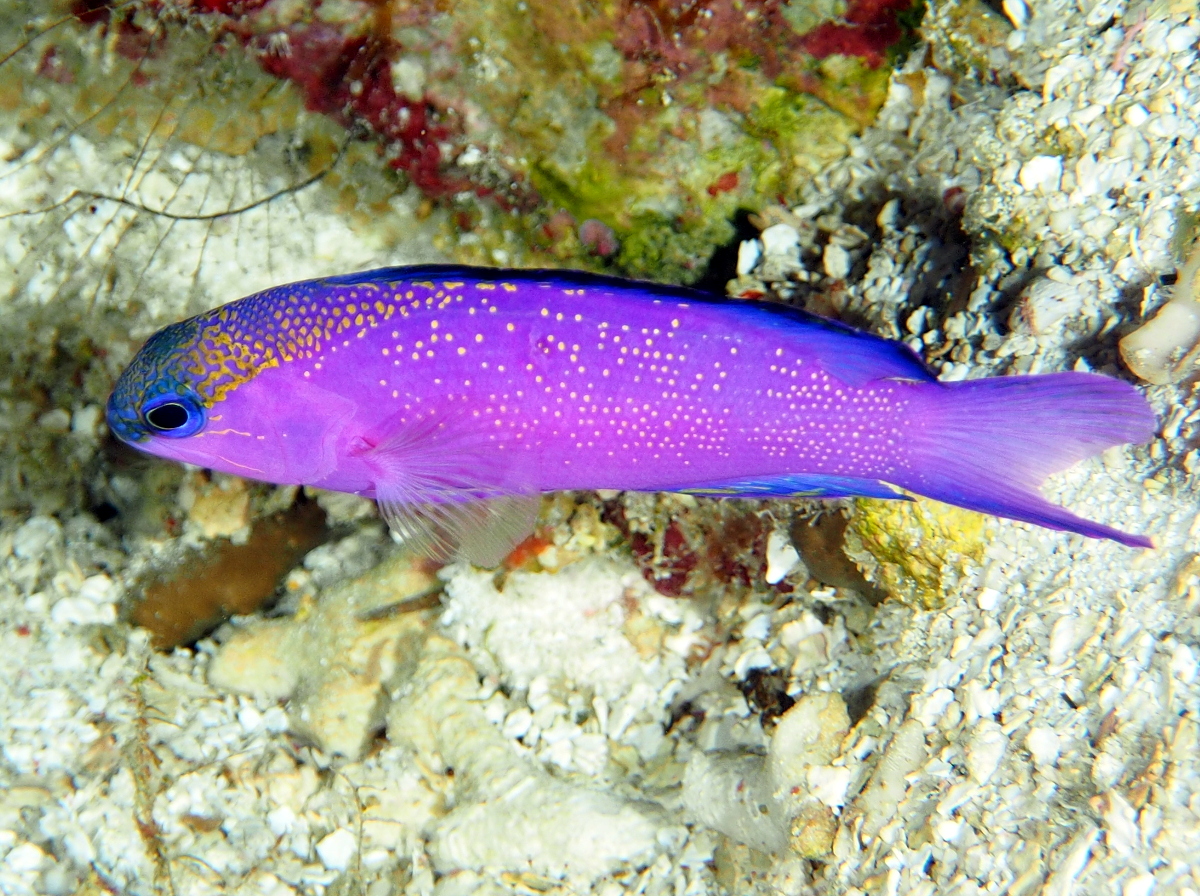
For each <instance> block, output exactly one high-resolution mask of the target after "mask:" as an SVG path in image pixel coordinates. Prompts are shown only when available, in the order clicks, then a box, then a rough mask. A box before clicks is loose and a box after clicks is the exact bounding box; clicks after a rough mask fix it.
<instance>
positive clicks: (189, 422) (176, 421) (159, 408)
mask: <svg viewBox="0 0 1200 896" xmlns="http://www.w3.org/2000/svg"><path fill="white" fill-rule="evenodd" d="M142 419H144V420H145V421H146V425H147V426H149V427H150V429H151V430H152V431H154V432H155V433H157V434H158V435H162V436H170V437H172V438H182V437H183V436H190V435H192V433H194V432H196V431H197V430H199V429H200V427H201V426H203V425H204V413H203V412H202V411H201V409H200V407H199V405H197V404H196V403H195V402H194V401H192V400H190V399H187V398H178V397H176V396H173V395H172V396H167V397H165V398H164V399H160V400H159V401H157V402H156V403H154V404H151V405H148V406H147V407H145V408H144V409H143V410H142Z"/></svg>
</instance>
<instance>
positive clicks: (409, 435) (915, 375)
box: [108, 266, 1155, 545]
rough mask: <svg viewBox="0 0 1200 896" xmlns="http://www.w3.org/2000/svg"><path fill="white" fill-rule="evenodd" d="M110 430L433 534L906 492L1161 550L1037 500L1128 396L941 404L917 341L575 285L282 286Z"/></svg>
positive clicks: (145, 380)
mask: <svg viewBox="0 0 1200 896" xmlns="http://www.w3.org/2000/svg"><path fill="white" fill-rule="evenodd" d="M108 421H109V425H110V427H111V428H112V430H113V432H115V433H116V434H117V436H118V437H120V438H121V439H123V440H124V441H126V442H128V443H130V444H131V445H134V446H135V447H138V448H141V449H143V450H146V451H149V452H150V453H153V454H157V455H160V456H163V457H167V458H171V459H174V460H178V461H184V462H188V463H192V464H197V465H200V466H204V467H209V468H213V469H218V470H222V471H225V472H229V473H234V474H237V475H242V476H247V477H251V478H256V479H262V480H265V481H269V482H276V483H288V484H303V485H312V486H317V487H321V488H326V489H331V490H335V491H343V492H352V493H355V494H359V495H364V496H367V497H371V498H375V499H377V500H379V502H380V504H381V506H382V507H383V509H384V511H385V514H386V515H387V516H388V517H389V519H390V520H391V521H392V522H393V524H394V525H396V526H397V528H398V529H400V530H401V531H402V532H405V533H408V534H413V535H418V536H419V535H421V534H422V533H423V532H425V531H427V530H429V529H430V528H431V527H432V528H437V527H438V526H441V527H442V528H445V527H446V526H449V527H450V528H451V529H453V528H455V526H459V525H461V519H460V517H461V514H460V513H459V511H458V509H457V508H463V507H467V506H470V505H471V504H473V503H474V502H484V503H485V504H486V503H487V502H496V501H506V500H509V499H513V498H514V497H518V496H533V495H536V494H538V493H540V492H542V491H553V490H559V489H598V488H604V489H628V490H643V491H651V490H661V491H683V492H692V493H696V494H708V495H718V496H722V495H723V496H744V497H766V496H771V495H797V494H803V495H813V496H827V497H832V496H845V495H871V496H876V497H901V495H900V494H899V493H897V492H895V491H893V490H892V489H891V488H890V487H889V486H898V487H900V488H903V489H906V490H908V491H911V492H914V493H917V494H920V495H926V496H929V497H934V498H938V499H940V500H944V501H948V502H950V503H954V504H958V505H960V506H964V507H969V508H973V509H977V510H982V511H984V512H988V513H994V514H997V515H1001V516H1008V517H1012V518H1015V519H1020V520H1026V521H1029V522H1034V523H1038V524H1040V525H1044V526H1049V527H1052V528H1060V529H1068V530H1071V531H1076V532H1081V533H1083V534H1086V535H1091V536H1096V537H1106V538H1113V539H1116V540H1118V541H1121V542H1123V543H1126V544H1131V545H1148V544H1149V542H1148V540H1147V539H1145V538H1142V537H1140V536H1131V535H1126V534H1125V533H1122V532H1119V531H1117V530H1115V529H1111V528H1109V527H1106V526H1102V525H1100V524H1096V523H1092V522H1089V521H1086V520H1083V519H1081V518H1079V517H1076V516H1074V515H1073V514H1071V513H1069V512H1068V511H1066V510H1064V509H1063V508H1060V507H1057V506H1055V505H1052V504H1050V503H1048V502H1046V501H1045V500H1044V499H1043V498H1041V496H1040V495H1039V494H1038V493H1037V487H1038V486H1039V485H1040V484H1041V482H1042V480H1043V479H1044V478H1045V476H1046V475H1048V474H1049V473H1051V472H1054V471H1056V470H1058V469H1062V468H1064V467H1066V466H1069V465H1070V464H1072V463H1074V462H1075V461H1078V460H1080V459H1082V458H1084V457H1087V456H1089V455H1092V454H1095V453H1097V452H1099V451H1101V450H1103V449H1104V448H1107V447H1109V446H1111V445H1114V444H1119V443H1123V442H1138V441H1144V440H1145V439H1147V438H1148V437H1149V436H1150V434H1151V433H1152V431H1153V428H1154V425H1155V421H1154V417H1153V414H1152V413H1151V411H1150V409H1149V407H1148V405H1147V404H1146V402H1145V400H1144V399H1143V398H1142V397H1141V395H1140V394H1139V393H1138V392H1137V391H1136V390H1134V389H1133V388H1132V387H1130V386H1128V385H1127V384H1124V383H1121V382H1119V381H1116V380H1112V379H1109V378H1105V377H1101V376H1096V375H1091V374H1081V373H1064V374H1052V375H1046V376H1037V377H1005V378H994V379H985V380H977V381H972V382H965V383H940V382H938V381H937V380H936V378H935V377H934V376H933V374H932V373H931V372H930V371H929V369H928V368H927V367H926V366H925V365H924V364H923V363H922V362H921V361H920V359H919V358H918V357H917V356H916V355H915V354H913V353H912V352H911V351H910V350H909V349H908V348H907V347H906V346H904V345H903V344H901V343H897V342H892V341H888V340H885V339H881V338H879V337H876V336H873V335H870V334H866V333H862V332H858V331H855V330H853V329H851V328H848V327H845V326H843V325H841V324H838V323H835V322H832V321H828V320H825V319H823V318H819V317H815V316H813V315H810V314H807V313H804V312H802V311H799V310H796V309H791V308H787V307H784V306H780V305H772V304H766V303H746V302H738V301H733V300H726V299H719V298H715V297H712V296H708V295H706V294H703V293H699V292H696V291H693V290H689V289H684V288H678V287H666V286H660V285H655V284H649V283H642V282H636V281H628V280H621V279H616V278H611V277H601V276H595V275H588V274H582V273H577V272H563V271H501V270H490V269H481V268H466V267H456V266H421V267H411V268H389V269H383V270H378V271H370V272H366V273H362V274H353V275H349V276H343V277H329V278H323V279H318V280H309V281H303V282H300V283H293V284H290V285H286V286H280V287H276V288H273V289H268V290H266V291H264V292H260V293H257V294H255V295H252V296H248V297H246V298H244V299H240V300H238V301H236V302H232V303H230V304H228V305H225V306H222V307H220V308H217V309H214V310H213V311H210V312H207V313H205V314H201V315H199V316H197V317H194V318H192V319H190V320H187V321H183V322H181V323H177V324H173V325H171V326H169V327H167V328H166V329H164V330H162V331H160V332H159V333H157V334H155V335H154V336H153V337H151V339H150V340H149V341H148V342H147V344H146V345H145V346H144V347H143V349H142V350H141V352H140V353H139V354H138V356H137V357H136V358H135V359H134V361H133V362H132V364H131V365H130V366H129V368H128V369H127V370H126V371H125V372H124V373H123V374H122V376H121V378H120V379H119V381H118V383H117V386H116V388H115V390H114V392H113V395H112V398H111V399H110V401H109V405H108ZM430 510H432V516H433V518H434V521H433V522H432V523H428V524H427V523H426V522H424V521H423V519H424V517H423V514H424V516H428V515H429V511H430ZM485 522H486V519H485Z"/></svg>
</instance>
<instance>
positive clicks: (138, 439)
mask: <svg viewBox="0 0 1200 896" xmlns="http://www.w3.org/2000/svg"><path fill="white" fill-rule="evenodd" d="M222 312H224V309H217V310H216V311H214V312H209V313H208V314H207V315H201V316H199V317H196V318H192V319H190V320H186V321H182V322H180V323H176V324H171V325H170V326H168V327H166V328H164V329H163V330H160V331H159V332H157V333H155V334H154V335H153V336H151V337H150V339H149V340H148V341H147V342H146V344H145V345H144V346H143V347H142V348H141V350H140V351H139V352H138V353H137V355H136V356H135V357H134V359H133V361H132V362H131V363H130V364H129V366H128V367H127V368H126V369H125V371H124V372H123V373H122V374H121V376H120V378H119V379H118V380H117V383H116V386H115V387H114V389H113V393H112V396H111V397H110V398H109V400H108V407H107V420H108V425H109V428H110V429H111V430H112V432H113V433H114V434H115V435H116V436H117V437H118V438H119V439H121V441H123V442H125V443H127V444H129V445H131V446H132V447H134V448H137V449H139V450H141V451H145V452H147V453H148V454H153V455H155V456H158V457H163V458H166V459H169V460H174V461H179V462H181V463H188V464H194V465H196V466H200V467H205V468H208V469H213V470H219V471H221V472H225V473H231V474H233V475H236V476H244V477H248V478H252V479H260V480H263V481H265V482H274V483H288V484H311V483H317V482H321V481H322V480H324V479H326V478H328V476H329V475H330V473H331V471H332V470H334V469H335V468H336V466H337V462H338V451H339V446H340V441H339V439H341V437H342V434H343V433H342V431H343V430H344V428H345V425H346V422H347V421H348V419H349V418H350V417H352V416H353V412H354V404H353V403H352V402H348V401H346V400H345V399H342V398H340V397H339V396H337V395H333V394H329V393H327V392H325V390H322V389H320V388H319V387H317V386H316V385H315V384H309V383H307V382H296V381H295V378H294V377H293V375H292V372H291V371H290V370H288V369H286V368H288V367H290V366H291V365H289V364H288V363H287V361H286V359H282V358H281V357H280V356H279V355H278V354H276V353H275V352H274V351H273V350H272V348H271V347H270V346H269V345H264V344H263V343H262V342H261V341H249V342H247V341H246V340H243V339H239V338H237V337H238V334H237V333H236V332H234V333H232V334H231V333H230V329H231V327H230V326H229V325H228V324H229V315H228V313H225V314H224V317H223V316H222ZM281 365H282V366H281Z"/></svg>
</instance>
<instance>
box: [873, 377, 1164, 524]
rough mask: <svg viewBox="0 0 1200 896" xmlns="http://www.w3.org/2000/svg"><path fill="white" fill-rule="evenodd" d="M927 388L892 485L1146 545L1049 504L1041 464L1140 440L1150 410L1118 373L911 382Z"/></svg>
mask: <svg viewBox="0 0 1200 896" xmlns="http://www.w3.org/2000/svg"><path fill="white" fill-rule="evenodd" d="M918 388H919V389H920V391H922V392H924V393H925V395H927V396H929V399H930V402H929V405H928V406H927V408H926V412H925V414H924V421H923V423H924V425H923V427H922V430H921V432H919V433H918V434H916V435H915V437H914V438H913V440H912V442H911V444H910V448H911V451H912V455H911V456H912V467H911V469H912V475H911V476H910V477H909V481H906V482H896V484H897V485H899V486H902V487H904V488H907V489H909V490H910V491H913V492H916V493H917V494H919V495H924V496H926V497H929V498H936V499H937V500H939V501H945V502H946V503H948V504H956V505H958V506H960V507H966V508H968V509H971V510H979V511H983V512H984V513H990V514H993V515H995V516H1003V517H1008V518H1010V519H1014V520H1022V521H1023V522H1027V523H1036V524H1037V525H1039V526H1045V527H1047V528H1049V529H1063V530H1066V531H1068V532H1078V533H1079V534H1081V535H1087V536H1090V537H1092V538H1111V539H1112V540H1113V541H1118V542H1120V543H1121V544H1125V545H1129V546H1130V547H1153V546H1154V545H1153V542H1151V541H1150V539H1149V538H1146V537H1145V536H1141V535H1130V534H1127V533H1125V532H1121V531H1119V530H1117V529H1112V528H1110V527H1108V526H1102V525H1100V524H1099V523H1093V522H1091V521H1089V520H1085V519H1083V518H1082V517H1078V516H1076V515H1075V514H1073V513H1071V512H1069V511H1067V510H1066V509H1064V508H1062V507H1059V506H1057V505H1055V504H1051V503H1050V502H1049V501H1047V500H1045V499H1044V498H1043V497H1042V496H1041V495H1040V494H1039V493H1038V487H1039V486H1040V485H1041V484H1042V482H1043V481H1044V480H1045V478H1046V477H1047V476H1048V475H1050V474H1051V473H1055V472H1057V471H1059V470H1063V469H1066V468H1067V467H1069V466H1071V465H1072V464H1074V463H1076V462H1077V461H1080V460H1083V459H1084V458H1086V457H1091V456H1092V455H1094V454H1099V453H1100V452H1101V451H1103V450H1104V449H1105V448H1109V447H1111V446H1113V445H1120V444H1122V443H1125V442H1145V441H1147V440H1148V439H1149V438H1150V437H1151V435H1152V434H1153V433H1154V428H1155V426H1156V421H1155V417H1154V412H1153V411H1152V410H1151V409H1150V405H1149V404H1148V403H1147V402H1146V399H1145V398H1143V397H1142V396H1141V394H1140V393H1139V392H1138V391H1137V390H1136V389H1134V388H1133V387H1132V386H1130V385H1128V384H1127V383H1123V382H1121V381H1119V380H1114V379H1109V378H1108V377H1103V376H1099V375H1096V374H1090V373H1056V374H1048V375H1042V376H1013V377H994V378H991V379H982V380H972V381H967V382H962V383H939V384H937V385H936V386H934V385H932V384H931V385H930V386H924V387H918Z"/></svg>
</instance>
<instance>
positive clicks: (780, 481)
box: [672, 473, 912, 501]
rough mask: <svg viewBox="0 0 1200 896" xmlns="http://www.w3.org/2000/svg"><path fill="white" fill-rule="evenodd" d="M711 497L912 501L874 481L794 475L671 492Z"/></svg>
mask: <svg viewBox="0 0 1200 896" xmlns="http://www.w3.org/2000/svg"><path fill="white" fill-rule="evenodd" d="M672 491H678V492H683V493H685V494H689V495H702V496H704V497H711V498H893V499H895V498H898V499H901V500H906V501H907V500H912V499H911V498H909V497H908V496H907V495H904V494H902V493H901V492H898V491H896V490H895V489H893V488H892V487H891V486H889V485H887V484H885V483H883V482H880V481H879V480H878V479H862V478H859V477H857V476H830V475H826V474H822V473H798V474H787V475H783V476H771V477H762V478H757V479H733V480H729V481H727V482H706V483H702V484H699V485H691V486H685V487H683V488H677V489H672Z"/></svg>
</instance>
